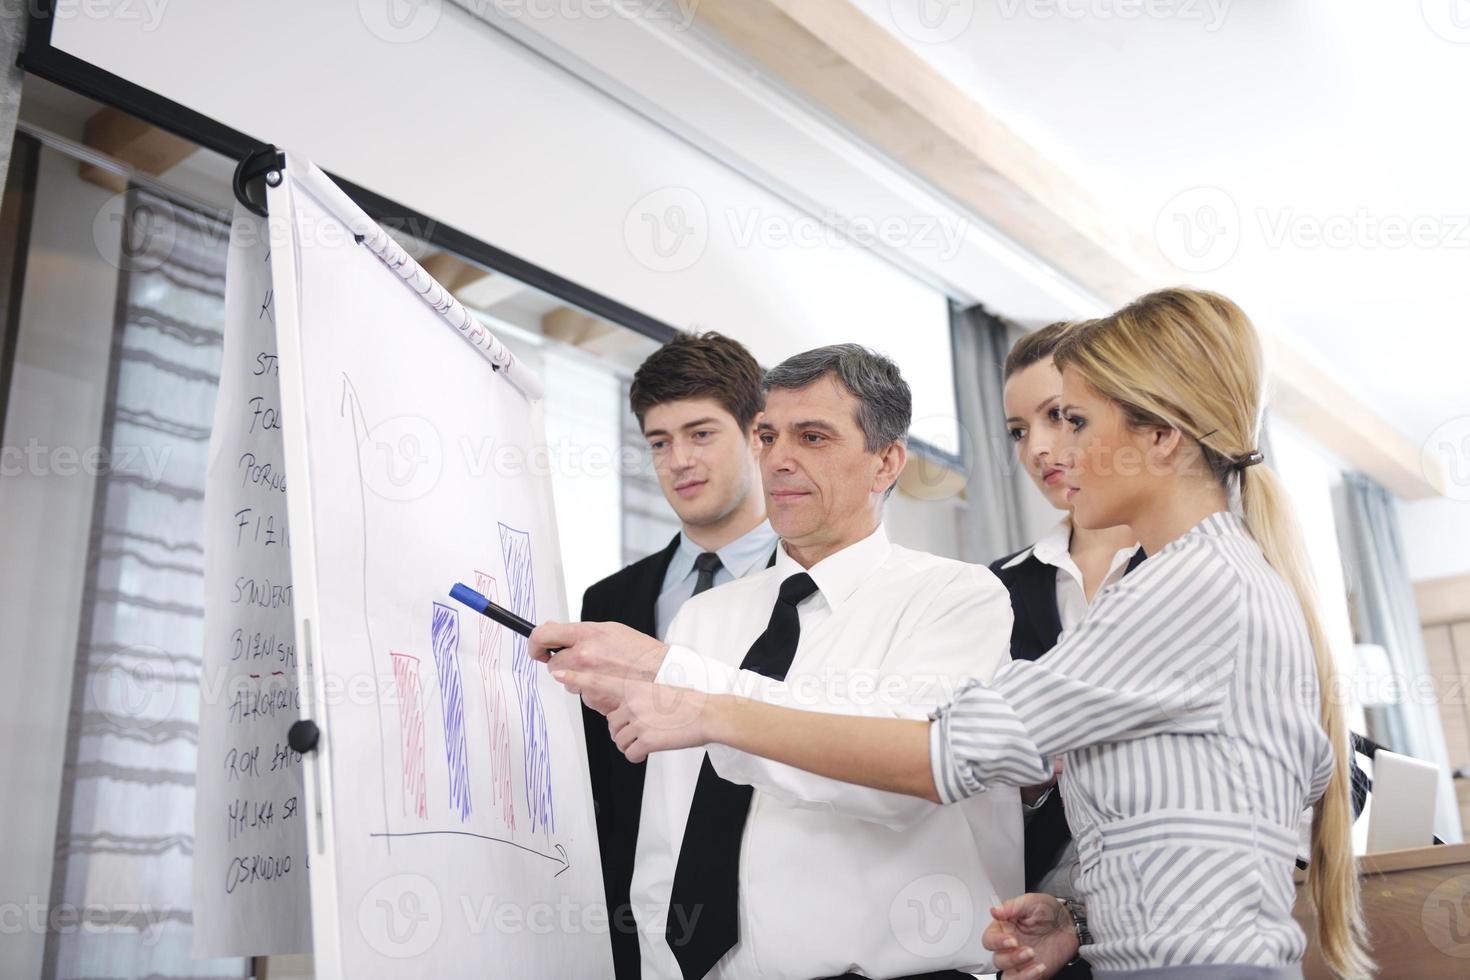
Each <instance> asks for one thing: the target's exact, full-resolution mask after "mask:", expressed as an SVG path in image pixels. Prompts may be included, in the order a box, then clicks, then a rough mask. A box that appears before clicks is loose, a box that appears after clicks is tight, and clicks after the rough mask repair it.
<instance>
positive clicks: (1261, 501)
mask: <svg viewBox="0 0 1470 980" xmlns="http://www.w3.org/2000/svg"><path fill="white" fill-rule="evenodd" d="M1240 503H1241V509H1242V511H1243V512H1244V517H1245V524H1246V527H1247V528H1248V529H1249V530H1250V533H1251V537H1253V538H1255V539H1256V544H1258V545H1260V548H1261V552H1262V553H1263V554H1264V555H1265V556H1266V560H1267V561H1268V562H1270V563H1271V567H1272V568H1274V569H1276V572H1277V574H1279V575H1280V576H1281V577H1282V578H1283V579H1285V580H1286V583H1287V584H1288V585H1290V586H1291V590H1292V591H1293V592H1294V593H1296V597H1297V601H1298V602H1300V603H1301V607H1302V615H1303V616H1305V617H1306V620H1307V632H1308V633H1309V634H1310V635H1311V638H1312V650H1313V652H1314V653H1315V654H1316V660H1317V683H1318V685H1319V686H1320V704H1319V706H1318V712H1319V716H1320V721H1321V724H1322V730H1323V731H1325V732H1326V733H1327V737H1328V739H1330V740H1331V742H1332V752H1333V755H1334V757H1335V758H1336V760H1337V765H1336V767H1335V768H1334V769H1333V771H1332V780H1331V781H1330V782H1329V783H1328V784H1327V790H1326V792H1324V793H1323V794H1322V798H1321V799H1320V800H1318V801H1317V804H1316V806H1315V807H1314V808H1313V812H1312V855H1311V863H1310V864H1309V865H1308V866H1307V893H1308V894H1309V895H1310V896H1311V899H1312V905H1313V907H1314V908H1315V909H1316V913H1317V915H1316V923H1317V946H1318V948H1319V949H1320V950H1321V953H1322V959H1323V961H1324V962H1326V964H1327V966H1328V967H1329V968H1330V969H1331V970H1332V972H1333V973H1336V974H1337V975H1338V976H1340V977H1343V978H1345V980H1359V978H1367V977H1371V976H1372V975H1373V961H1372V960H1371V959H1370V958H1369V957H1368V954H1367V952H1366V947H1367V942H1368V929H1367V926H1366V925H1365V924H1364V922H1363V908H1362V905H1361V904H1360V903H1359V900H1358V870H1357V862H1356V861H1355V860H1354V859H1353V840H1352V821H1353V810H1352V790H1351V779H1352V775H1351V774H1352V758H1353V756H1352V745H1351V743H1350V740H1349V738H1348V730H1347V722H1346V720H1345V719H1344V718H1343V711H1342V706H1341V705H1340V704H1338V703H1337V698H1336V697H1335V696H1334V692H1335V691H1336V690H1337V683H1336V680H1337V665H1336V663H1335V662H1334V660H1333V655H1332V648H1331V646H1330V645H1329V644H1328V642H1327V632H1326V630H1324V629H1323V627H1322V617H1321V615H1320V613H1319V612H1318V606H1317V589H1316V585H1315V583H1314V580H1313V577H1312V573H1311V568H1310V566H1309V565H1308V564H1307V554H1306V547H1305V545H1304V544H1303V542H1302V536H1301V531H1300V529H1299V527H1298V525H1297V522H1296V518H1295V516H1294V514H1293V512H1292V506H1291V501H1290V500H1289V499H1287V496H1286V492H1285V490H1284V489H1283V488H1282V486H1281V481H1280V480H1279V479H1278V478H1277V476H1276V474H1275V472H1273V471H1272V470H1270V469H1269V468H1267V467H1266V466H1252V467H1249V468H1247V469H1243V470H1241V471H1240Z"/></svg>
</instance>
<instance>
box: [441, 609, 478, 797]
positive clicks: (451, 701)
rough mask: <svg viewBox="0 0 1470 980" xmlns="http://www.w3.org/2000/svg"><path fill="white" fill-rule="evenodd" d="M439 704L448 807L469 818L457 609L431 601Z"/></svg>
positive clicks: (468, 766) (468, 790) (468, 781)
mask: <svg viewBox="0 0 1470 980" xmlns="http://www.w3.org/2000/svg"><path fill="white" fill-rule="evenodd" d="M431 636H432V640H433V647H434V664H435V666H436V667H437V668H438V670H439V704H440V706H441V707H442V709H443V712H444V752H445V755H446V756H447V757H448V761H449V809H450V811H451V812H455V813H458V814H459V819H460V821H461V822H463V821H465V820H468V819H469V818H470V809H471V807H470V758H469V745H468V743H467V742H466V741H465V732H464V685H463V684H462V683H461V682H460V674H459V610H457V609H454V608H452V607H450V606H447V605H445V604H444V603H442V602H436V603H434V619H433V623H432V626H431Z"/></svg>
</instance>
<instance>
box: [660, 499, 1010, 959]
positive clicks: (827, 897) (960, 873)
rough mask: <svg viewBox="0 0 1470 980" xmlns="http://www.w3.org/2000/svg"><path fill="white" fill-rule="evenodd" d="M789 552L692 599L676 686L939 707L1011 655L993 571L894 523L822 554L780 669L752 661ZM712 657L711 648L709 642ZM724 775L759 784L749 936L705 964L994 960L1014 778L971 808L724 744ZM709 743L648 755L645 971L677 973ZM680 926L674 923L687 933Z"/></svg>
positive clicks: (1005, 891) (847, 704)
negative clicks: (907, 537) (672, 937)
mask: <svg viewBox="0 0 1470 980" xmlns="http://www.w3.org/2000/svg"><path fill="white" fill-rule="evenodd" d="M801 571H803V569H802V568H801V566H800V565H798V564H797V563H796V561H795V560H793V559H792V558H791V557H790V556H789V555H787V554H786V551H785V549H784V548H780V549H778V551H777V558H776V565H775V567H773V568H769V569H763V570H760V571H756V572H752V573H751V574H749V575H746V576H745V577H743V578H740V579H737V580H735V581H733V582H730V583H728V584H726V585H723V586H721V587H719V588H717V589H712V590H710V591H709V592H706V593H704V594H702V595H699V596H695V597H694V598H692V599H690V600H689V601H688V602H687V603H685V605H684V608H683V609H682V610H681V611H680V613H679V615H678V617H677V618H676V619H675V620H674V622H673V624H672V626H671V627H670V629H669V636H668V641H669V643H670V645H671V646H670V650H669V654H668V656H667V657H666V658H665V661H664V664H663V666H662V668H661V669H660V671H659V675H658V678H657V679H658V680H659V682H661V683H672V684H677V685H681V686H688V687H696V688H699V689H702V690H708V691H712V692H726V691H730V690H737V689H738V690H740V691H741V693H744V694H746V695H748V696H754V697H759V698H761V699H762V700H765V701H770V702H773V703H781V704H787V705H791V706H795V707H803V708H809V709H813V710H822V711H833V712H843V713H847V714H866V715H876V716H882V717H903V718H924V717H927V714H928V712H929V711H932V710H933V709H934V708H936V707H937V706H939V705H941V704H944V703H947V702H948V700H949V699H950V697H951V696H952V694H953V692H954V691H955V690H956V687H957V685H960V684H962V683H964V679H965V678H977V679H985V678H989V677H991V676H992V675H993V674H994V672H995V671H996V670H997V669H998V668H999V667H1000V665H1001V664H1003V663H1004V662H1006V661H1007V660H1009V659H1010V657H1009V642H1010V633H1011V608H1010V600H1009V597H1008V596H1007V594H1006V590H1005V589H1004V587H1003V586H1001V584H1000V582H999V580H997V579H996V578H995V576H994V575H992V574H991V573H990V572H989V570H988V569H986V568H984V567H983V566H979V565H967V564H964V563H962V562H957V561H952V560H950V559H946V558H940V557H937V556H935V555H929V554H925V553H923V552H916V551H910V550H908V549H907V548H901V547H897V546H894V545H891V544H890V543H889V541H888V536H887V534H886V533H885V532H884V530H883V528H881V527H879V528H878V529H877V530H875V531H874V532H873V534H871V535H870V536H869V537H867V538H865V539H863V540H862V541H859V542H857V543H856V544H853V545H851V546H849V547H848V548H845V549H844V550H842V551H840V552H838V553H837V554H834V555H832V556H830V557H828V558H826V559H824V560H823V561H821V562H818V563H817V564H816V565H814V566H813V567H812V568H811V569H810V570H809V573H810V575H811V576H812V579H813V580H814V581H815V582H816V584H817V589H818V591H817V592H816V593H814V594H813V595H812V596H811V597H810V598H808V599H807V600H805V601H804V602H802V603H801V604H800V606H798V616H799V618H800V622H801V639H800V641H799V643H798V646H797V650H796V655H795V658H794V659H793V661H792V664H791V669H790V670H789V671H788V672H787V675H786V679H785V681H784V682H781V681H774V680H771V679H769V678H766V677H763V676H762V675H760V674H756V673H754V672H751V671H742V670H740V669H739V664H740V661H741V660H742V659H743V658H744V657H745V654H746V652H747V651H748V650H749V648H750V646H751V644H752V643H754V642H755V640H756V638H757V637H758V636H760V634H761V633H762V632H763V631H764V630H765V628H766V624H767V622H768V620H769V618H770V614H771V609H772V607H773V606H774V605H775V602H776V594H777V591H778V590H779V588H780V585H781V583H782V582H783V581H784V580H785V579H786V578H788V577H789V576H791V575H795V574H798V573H800V572H801ZM696 651H698V652H696ZM708 752H709V757H710V760H711V762H712V763H713V764H714V767H715V769H716V771H717V772H718V773H719V774H720V775H721V776H723V777H724V778H725V779H728V780H730V781H732V782H737V783H745V784H749V785H751V786H753V787H755V789H756V792H755V794H754V795H753V797H752V800H751V805H750V812H749V817H748V819H747V821H746V824H745V834H744V838H743V843H742V845H741V852H740V886H739V910H738V921H739V929H740V942H738V943H737V944H736V946H735V947H734V948H733V949H732V950H731V951H730V952H729V953H727V954H726V955H725V957H724V958H723V959H721V960H720V962H719V963H718V964H717V965H716V966H715V968H714V969H713V970H712V971H711V972H710V974H709V976H710V977H713V978H720V980H726V978H728V980H733V978H737V977H738V978H751V977H771V978H776V977H793V978H802V980H809V978H811V977H822V976H836V975H840V974H843V973H847V972H859V973H863V974H866V975H868V976H875V977H885V976H903V975H907V974H913V973H922V972H928V971H933V970H942V969H953V968H962V969H967V970H970V971H972V972H984V971H986V970H988V969H989V962H990V958H989V954H987V953H986V952H985V951H984V949H983V948H982V947H981V944H980V935H981V933H982V932H984V930H985V927H986V925H987V924H988V923H989V921H990V918H989V908H990V905H991V904H992V903H993V902H994V901H996V900H997V899H1000V898H1005V897H1009V896H1012V895H1017V894H1019V893H1020V891H1021V887H1022V874H1021V863H1022V861H1021V856H1022V852H1023V847H1022V824H1021V808H1020V800H1019V797H1018V795H1017V792H1016V791H1015V790H1014V789H1011V788H1009V787H997V788H996V789H994V790H992V791H990V792H987V793H984V794H981V795H979V796H977V797H973V798H971V799H969V800H967V801H965V802H964V803H962V804H960V805H958V806H952V807H940V806H936V805H935V804H933V803H930V802H928V801H926V800H921V799H918V798H915V797H909V796H903V795H900V794H895V793H886V792H882V791H879V790H872V789H866V788H863V787H860V786H853V785H850V784H848V783H842V782H838V781H836V780H831V779H826V778H823V777H820V776H814V775H811V774H809V773H805V772H802V771H800V770H797V769H794V768H791V767H789V766H784V765H781V764H779V763H773V762H769V761H767V760H764V759H760V758H757V757H755V756H750V755H747V754H745V753H742V752H737V751H735V750H733V749H730V748H728V747H726V746H720V745H712V746H709V748H708ZM704 755H705V750H704V749H683V750H679V751H676V752H661V753H658V754H656V755H654V756H652V757H651V758H650V759H649V761H648V771H647V775H646V779H645V784H644V791H643V810H642V816H641V820H640V824H639V833H638V851H637V861H636V866H635V868H634V872H633V887H632V899H633V908H634V912H635V915H636V916H637V919H638V927H639V943H640V946H641V951H642V961H643V962H642V969H643V976H644V978H645V980H655V978H667V980H679V978H680V972H679V967H678V964H677V963H676V961H675V960H674V957H673V953H672V952H671V951H670V949H669V946H668V943H667V940H666V938H665V925H666V922H667V919H668V907H669V898H670V895H671V893H672V889H673V879H674V869H675V867H676V866H677V863H678V858H679V848H680V845H681V843H682V841H683V835H684V828H685V825H686V823H687V822H688V818H689V808H690V803H691V800H692V798H693V794H694V788H695V785H696V783H697V781H698V778H699V770H700V767H701V765H702V764H703V760H704ZM681 925H682V924H681V923H679V922H677V921H676V923H675V926H676V928H679V927H681Z"/></svg>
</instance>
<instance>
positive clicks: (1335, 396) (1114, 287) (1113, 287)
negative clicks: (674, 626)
mask: <svg viewBox="0 0 1470 980" xmlns="http://www.w3.org/2000/svg"><path fill="white" fill-rule="evenodd" d="M696 17H697V19H698V21H699V22H700V23H701V24H703V25H704V27H705V28H707V29H708V30H711V31H713V32H714V33H716V34H718V35H720V36H721V37H723V38H724V39H725V41H727V42H728V43H729V44H731V45H733V46H734V47H735V48H736V49H738V50H739V51H741V52H742V53H743V54H744V55H745V56H746V57H747V58H749V59H750V60H751V61H752V62H753V63H755V64H756V65H758V66H761V67H763V68H764V69H765V70H766V71H767V72H769V73H770V74H771V75H772V76H773V77H774V78H776V79H778V80H780V81H781V82H782V83H783V84H785V85H786V86H788V87H790V88H792V89H794V90H796V91H797V92H798V93H800V94H801V95H802V96H804V97H805V98H806V99H808V100H810V101H811V102H812V103H814V104H815V105H816V106H818V107H820V108H821V109H823V110H825V111H826V112H829V113H831V114H832V115H833V116H834V117H836V118H837V119H838V120H839V121H840V122H841V123H842V124H843V125H845V126H846V127H848V128H849V129H851V130H852V131H853V132H855V133H857V134H858V135H859V136H860V137H862V138H863V139H865V140H866V141H867V142H869V143H871V144H872V145H873V146H875V147H877V148H878V149H879V150H881V151H882V152H884V153H886V154H887V155H889V156H891V157H893V158H894V159H895V160H897V161H898V162H900V163H901V164H903V165H904V166H906V167H908V168H909V169H910V170H912V171H913V172H914V173H916V174H919V175H920V176H922V177H924V178H925V179H926V180H928V181H930V182H931V183H933V184H934V185H935V186H936V187H938V188H940V189H941V190H943V191H944V192H945V193H947V194H949V195H950V196H951V197H953V198H955V199H956V200H957V201H959V202H960V203H961V204H963V205H964V206H965V207H966V208H968V209H969V210H971V211H972V212H974V213H975V214H976V215H978V216H980V217H981V218H982V219H984V220H985V221H986V222H988V223H989V224H991V225H992V226H994V227H995V228H996V229H997V230H999V231H1000V232H1002V233H1004V234H1005V235H1007V236H1008V237H1010V238H1011V239H1012V240H1013V241H1015V242H1016V243H1017V244H1019V245H1021V246H1022V247H1024V248H1026V249H1027V250H1029V251H1030V252H1032V253H1033V254H1035V255H1036V256H1037V257H1038V258H1039V259H1041V260H1042V261H1044V262H1046V263H1047V264H1048V265H1050V266H1052V267H1053V268H1055V269H1057V270H1058V271H1060V272H1062V273H1064V274H1065V275H1067V276H1068V277H1070V278H1071V279H1073V280H1075V281H1076V282H1078V283H1079V284H1081V285H1082V286H1084V287H1086V288H1087V289H1089V290H1091V291H1092V292H1093V293H1094V294H1096V295H1097V296H1098V297H1100V298H1102V299H1103V300H1105V301H1106V302H1109V303H1114V304H1118V305H1122V304H1123V303H1126V302H1128V301H1129V300H1132V299H1133V298H1135V297H1137V296H1139V295H1141V294H1143V293H1145V292H1148V291H1150V290H1153V289H1158V288H1161V287H1164V286H1170V285H1175V284H1177V283H1179V282H1182V281H1187V279H1188V276H1187V275H1186V274H1184V273H1182V272H1181V271H1180V270H1179V269H1177V268H1176V267H1174V266H1173V265H1172V264H1171V263H1170V262H1169V261H1168V260H1167V258H1166V257H1165V256H1164V254H1163V253H1162V252H1161V251H1160V249H1159V247H1158V244H1157V243H1156V242H1154V241H1153V240H1152V239H1151V238H1149V237H1147V236H1146V235H1144V234H1142V233H1140V232H1138V231H1137V230H1136V229H1134V228H1132V227H1131V226H1130V224H1129V223H1128V222H1127V221H1125V220H1124V219H1123V218H1122V217H1121V216H1120V215H1118V214H1115V213H1113V212H1112V211H1111V210H1110V209H1109V208H1107V207H1106V206H1105V205H1104V204H1103V203H1102V202H1101V201H1099V200H1098V199H1096V198H1095V197H1094V196H1093V195H1092V194H1090V193H1089V192H1088V191H1087V190H1086V189H1085V188H1084V187H1083V186H1082V185H1081V184H1080V183H1079V182H1077V181H1076V180H1074V179H1073V178H1072V177H1071V176H1070V175H1068V174H1066V173H1064V172H1062V171H1061V170H1060V169H1059V168H1058V167H1057V166H1055V165H1054V164H1052V163H1051V162H1050V161H1049V160H1047V159H1046V157H1044V156H1043V155H1042V154H1041V153H1039V152H1037V150H1036V149H1035V148H1033V147H1031V146H1030V145H1028V144H1027V143H1026V142H1025V141H1024V140H1022V139H1021V138H1020V137H1018V136H1017V135H1016V134H1015V133H1013V132H1011V130H1010V129H1009V128H1008V127H1007V126H1006V125H1005V124H1003V123H1002V122H1001V121H1000V119H999V118H998V117H997V116H995V115H994V114H993V113H991V112H989V111H988V110H987V109H986V108H985V107H984V106H982V105H980V104H978V103H977V102H976V101H975V100H974V99H973V98H972V97H971V96H970V95H969V94H968V93H966V92H965V91H964V90H963V89H961V88H960V87H959V86H957V85H955V84H954V83H952V82H950V81H949V80H948V79H946V78H944V76H942V75H941V74H940V73H939V72H938V71H937V70H936V69H935V68H934V67H933V66H931V65H929V64H928V63H927V62H926V61H924V60H923V59H922V58H921V57H920V56H919V55H918V54H916V53H915V52H914V51H912V50H910V49H909V48H908V47H907V46H905V45H904V44H903V43H902V42H901V41H899V40H898V39H897V38H895V37H893V35H892V34H890V33H889V32H888V31H887V30H886V29H885V28H883V27H882V26H881V25H879V24H878V23H877V22H876V21H874V20H872V19H871V18H870V17H868V16H867V15H866V14H864V13H862V11H860V10H858V9H857V8H856V7H854V6H851V5H849V4H846V3H838V2H832V0H701V2H700V3H699V5H698V7H697V8H696ZM1268 340H1269V338H1268ZM1271 346H1272V347H1273V349H1274V350H1273V353H1274V356H1273V357H1272V358H1271V361H1270V363H1271V371H1272V377H1271V381H1272V388H1273V391H1274V392H1275V396H1276V398H1275V403H1274V404H1273V408H1274V409H1276V410H1277V411H1279V412H1280V413H1281V414H1282V415H1283V416H1284V417H1286V418H1288V419H1290V420H1291V421H1292V422H1293V423H1295V424H1296V425H1297V427H1298V428H1299V429H1301V430H1302V431H1304V432H1305V433H1307V434H1308V435H1309V436H1311V437H1312V438H1314V439H1316V440H1317V441H1318V442H1320V443H1322V444H1323V445H1326V446H1328V447H1330V448H1331V449H1333V450H1334V451H1336V452H1338V453H1339V454H1340V455H1342V456H1343V457H1344V458H1345V459H1346V460H1347V461H1348V463H1349V464H1350V465H1352V466H1353V467H1354V468H1356V469H1358V470H1361V471H1362V472H1364V473H1366V474H1368V475H1369V476H1371V477H1372V478H1373V479H1375V480H1377V481H1378V482H1379V483H1381V484H1383V485H1384V486H1385V487H1388V488H1389V489H1390V490H1392V491H1393V492H1394V493H1395V494H1396V495H1398V496H1400V497H1403V498H1405V499H1417V498H1423V497H1431V496H1434V495H1435V494H1436V493H1438V492H1439V488H1441V487H1443V485H1444V482H1443V474H1442V473H1440V472H1439V471H1438V469H1437V467H1436V466H1435V465H1434V464H1433V462H1432V461H1429V462H1424V461H1421V459H1420V453H1419V447H1417V446H1415V445H1414V444H1413V443H1412V441H1411V440H1409V439H1408V438H1407V437H1405V436H1403V435H1402V434H1401V433H1399V432H1398V431H1397V430H1396V429H1394V428H1393V427H1392V426H1390V425H1389V424H1388V423H1387V422H1385V421H1384V420H1383V419H1382V417H1381V416H1380V415H1379V414H1378V413H1377V412H1375V411H1374V410H1373V409H1372V408H1371V407H1370V406H1368V405H1367V404H1366V403H1364V402H1363V401H1362V400H1361V399H1360V398H1359V397H1358V396H1357V394H1356V393H1355V392H1353V391H1351V390H1350V389H1348V388H1347V387H1346V386H1343V385H1340V384H1337V383H1336V382H1335V381H1332V380H1331V379H1329V378H1328V377H1327V376H1326V375H1325V374H1323V373H1322V372H1321V371H1319V370H1317V369H1316V368H1315V367H1314V366H1312V365H1310V364H1309V363H1308V362H1307V361H1306V359H1304V358H1302V357H1301V356H1300V355H1298V354H1295V352H1293V351H1292V350H1290V349H1289V348H1287V347H1286V346H1285V345H1284V344H1282V343H1280V342H1275V343H1273V344H1272V345H1271Z"/></svg>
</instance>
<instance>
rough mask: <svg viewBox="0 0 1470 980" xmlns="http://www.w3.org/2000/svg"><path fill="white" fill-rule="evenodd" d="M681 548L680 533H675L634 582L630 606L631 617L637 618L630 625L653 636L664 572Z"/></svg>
mask: <svg viewBox="0 0 1470 980" xmlns="http://www.w3.org/2000/svg"><path fill="white" fill-rule="evenodd" d="M678 550H679V535H677V534H676V535H674V538H673V540H672V541H670V542H669V543H668V545H666V546H665V547H664V550H663V551H660V552H659V553H658V554H657V556H656V560H655V561H651V562H649V563H648V564H646V565H644V566H643V568H642V569H641V574H640V575H639V576H638V579H637V580H636V581H635V582H633V583H632V594H631V595H630V596H629V597H628V598H629V603H628V608H629V610H630V611H631V612H632V614H633V615H632V616H631V617H630V618H633V619H636V622H631V623H629V624H628V625H629V626H632V627H633V628H634V629H636V630H638V631H639V632H640V633H647V634H648V635H649V636H652V635H653V633H654V628H655V624H654V613H655V611H656V610H657V608H658V594H659V593H660V592H662V591H663V586H664V574H665V573H667V572H668V570H669V562H671V561H673V560H674V552H675V551H678Z"/></svg>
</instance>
